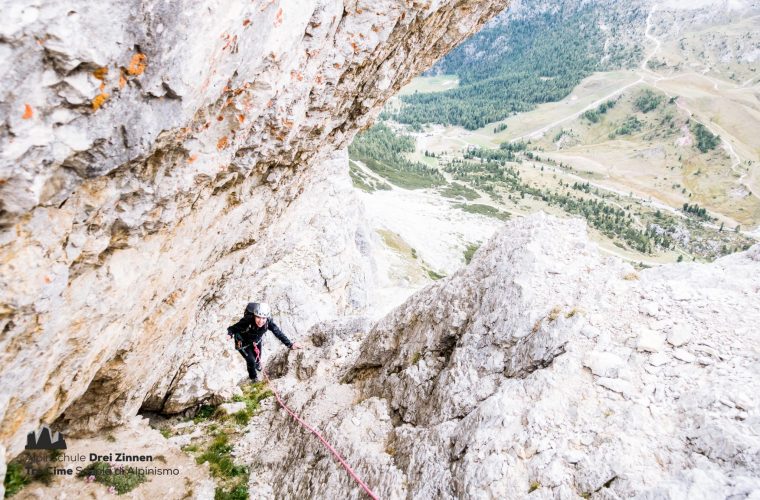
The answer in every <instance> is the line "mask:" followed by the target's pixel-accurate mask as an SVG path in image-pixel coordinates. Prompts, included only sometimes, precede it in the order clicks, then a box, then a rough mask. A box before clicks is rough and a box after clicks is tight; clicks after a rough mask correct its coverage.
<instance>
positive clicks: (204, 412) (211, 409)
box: [193, 405, 216, 424]
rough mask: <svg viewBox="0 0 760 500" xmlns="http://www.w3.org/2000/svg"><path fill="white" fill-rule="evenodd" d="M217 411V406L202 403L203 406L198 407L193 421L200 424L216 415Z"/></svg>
mask: <svg viewBox="0 0 760 500" xmlns="http://www.w3.org/2000/svg"><path fill="white" fill-rule="evenodd" d="M215 412H216V406H213V405H201V407H200V408H199V409H198V412H197V413H196V414H195V416H194V417H193V422H195V423H196V424H199V423H201V422H203V421H205V420H208V419H210V418H211V417H213V416H214V413H215Z"/></svg>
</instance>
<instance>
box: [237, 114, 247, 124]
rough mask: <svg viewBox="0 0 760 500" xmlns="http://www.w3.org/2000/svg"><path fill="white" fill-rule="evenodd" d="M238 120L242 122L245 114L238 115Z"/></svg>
mask: <svg viewBox="0 0 760 500" xmlns="http://www.w3.org/2000/svg"><path fill="white" fill-rule="evenodd" d="M238 121H240V123H243V122H244V121H245V115H238Z"/></svg>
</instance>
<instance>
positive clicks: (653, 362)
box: [237, 214, 760, 498]
mask: <svg viewBox="0 0 760 500" xmlns="http://www.w3.org/2000/svg"><path fill="white" fill-rule="evenodd" d="M759 256H760V245H756V246H755V247H753V248H751V249H750V250H748V251H747V252H743V253H739V254H734V255H731V256H728V257H724V258H722V259H719V260H717V261H715V262H713V263H711V264H695V263H690V264H675V265H669V266H663V267H660V268H653V269H647V270H645V271H642V272H640V273H638V274H636V273H635V272H634V271H633V269H632V268H631V266H630V265H629V264H627V263H624V262H622V261H621V260H619V259H617V258H611V257H603V256H601V255H600V254H599V253H598V252H597V250H596V247H595V245H593V244H592V243H590V242H589V239H588V236H587V234H586V229H585V225H584V223H583V222H581V221H577V220H571V221H563V220H559V219H556V218H554V217H550V216H545V215H543V214H538V215H535V216H529V217H526V218H525V219H521V220H516V221H513V222H510V223H508V224H507V225H506V226H505V227H504V228H503V229H502V230H500V231H499V232H498V233H497V234H496V235H495V236H494V237H493V238H492V239H491V240H490V241H489V242H488V243H487V244H484V245H483V246H482V247H481V248H480V249H479V250H478V251H477V252H476V254H475V256H474V257H473V259H472V262H471V263H470V265H469V266H467V267H466V268H464V269H462V270H460V271H459V272H457V273H455V274H454V275H452V276H450V277H448V278H445V279H442V280H440V281H438V282H436V283H435V284H432V285H430V286H429V287H427V288H425V289H423V290H421V291H419V292H417V293H416V294H414V295H413V296H412V297H411V298H409V299H408V300H407V301H406V302H405V303H404V304H402V305H401V306H399V307H398V308H397V309H396V310H395V311H393V312H392V313H391V314H389V315H388V316H387V317H385V318H383V319H382V320H380V321H379V322H377V323H376V324H374V325H372V326H369V325H368V324H367V321H366V320H361V319H355V320H343V321H342V322H338V323H330V324H322V325H315V326H314V327H313V329H312V331H311V336H310V339H311V345H310V346H309V347H308V349H306V350H304V351H300V352H298V353H297V354H294V353H290V354H289V355H288V356H287V357H286V356H285V355H282V356H281V357H280V358H279V359H278V360H276V361H274V362H273V363H270V367H271V368H270V369H271V371H272V372H273V374H274V375H275V376H280V377H281V378H279V379H277V380H276V383H275V384H276V385H275V387H277V388H278V389H279V390H280V391H281V392H282V393H283V394H284V395H285V399H286V401H287V402H288V403H289V404H290V405H291V406H292V407H293V408H294V409H296V410H297V411H299V412H300V413H301V414H302V416H304V417H305V418H306V420H307V421H309V422H310V423H311V424H312V425H314V426H315V427H317V428H318V429H320V430H321V431H322V432H323V434H324V435H325V437H326V438H327V439H328V440H330V441H331V442H332V443H333V444H334V445H335V446H336V447H337V448H338V450H340V451H341V453H343V454H344V456H345V458H346V459H347V461H348V463H350V464H351V465H352V466H353V467H354V468H355V469H356V470H357V472H358V473H359V474H360V475H361V476H362V478H363V479H364V480H365V481H366V482H367V483H368V484H369V485H370V486H371V487H372V488H374V489H375V492H376V493H377V494H378V495H379V496H380V497H381V498H404V497H407V498H421V497H431V498H465V497H474V498H480V497H483V498H523V497H526V496H527V495H528V493H529V492H530V493H531V497H533V496H537V497H538V498H578V497H579V496H582V497H589V496H591V497H592V498H628V497H631V496H634V495H636V494H638V495H640V496H642V497H645V498H665V497H667V498H689V497H693V496H695V495H696V496H699V495H703V497H704V498H717V497H720V498H724V497H732V496H736V497H737V498H744V497H746V496H747V495H749V494H751V493H752V492H754V494H757V493H758V491H760V479H759V478H760V438H758V435H757V432H756V427H757V425H758V422H760V407H759V406H758V404H757V401H756V399H757V398H755V397H754V396H753V395H754V394H756V393H758V390H759V389H760V387H759V386H758V380H760V378H758V376H760V337H759V334H758V330H757V327H756V325H757V324H758V322H760V311H758V309H757V307H756V306H755V304H757V303H760V287H759V286H758V280H757V276H760V258H759ZM632 277H633V278H634V279H631V278H632ZM675 290H680V292H678V293H675V292H674V291H675ZM684 290H688V291H689V294H690V299H689V300H683V299H682V297H683V295H684V294H683V293H682V292H683V291H684ZM646 302H655V303H657V304H659V310H660V311H661V312H662V314H661V315H660V316H659V317H660V318H661V319H658V318H653V317H652V316H650V315H649V314H648V313H647V312H646V310H642V308H641V307H640V305H641V304H642V303H646ZM674 327H677V329H683V328H687V329H688V331H689V332H690V336H691V338H690V340H689V342H688V343H686V344H683V345H681V346H680V347H678V348H674V347H672V345H671V344H669V343H664V342H663V343H662V345H660V344H658V346H657V347H658V350H656V351H654V352H653V351H652V350H641V349H639V347H640V345H641V338H640V337H641V332H642V330H643V329H646V330H645V331H646V332H647V335H650V336H651V335H655V336H656V337H657V338H660V337H661V338H665V337H666V335H667V333H668V332H670V331H672V330H673V329H674ZM269 404H270V407H269V408H270V409H269V410H268V411H266V412H264V413H262V414H261V415H259V416H258V417H257V418H256V421H255V422H253V423H252V426H255V427H252V428H251V433H250V436H251V437H250V439H249V440H247V441H245V442H244V443H242V444H240V445H239V447H238V449H237V452H238V456H240V457H242V458H243V459H244V460H246V461H247V462H248V463H249V464H250V465H251V466H252V468H253V473H252V476H251V477H252V478H253V479H252V483H251V485H250V486H251V491H256V492H257V494H261V495H263V496H264V497H271V496H275V495H276V496H279V495H283V494H285V495H288V496H301V495H309V494H312V495H314V494H317V493H318V494H319V495H320V496H337V497H347V496H349V497H354V498H358V497H360V491H359V490H358V488H357V486H356V485H355V484H354V483H353V482H352V480H351V478H350V477H349V476H348V475H347V474H346V473H345V472H343V471H342V469H341V468H340V467H339V466H338V465H336V462H335V461H334V460H333V459H332V458H331V457H330V456H329V455H328V454H327V453H326V451H325V450H324V449H323V448H322V445H321V444H320V443H319V442H318V441H317V440H316V439H314V438H313V437H311V436H309V435H308V434H306V433H305V432H304V431H303V430H302V429H300V428H299V427H296V426H295V425H294V424H293V423H292V422H290V421H289V417H288V416H287V415H286V414H285V413H284V412H283V411H281V410H278V409H276V407H274V402H273V401H271V400H270V402H269ZM314 485H319V486H318V488H319V491H318V492H317V491H316V490H315V488H317V486H314Z"/></svg>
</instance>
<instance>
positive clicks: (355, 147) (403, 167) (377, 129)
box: [348, 123, 446, 189]
mask: <svg viewBox="0 0 760 500" xmlns="http://www.w3.org/2000/svg"><path fill="white" fill-rule="evenodd" d="M414 150H415V140H414V138H413V137H410V136H408V135H403V134H396V133H395V132H394V131H393V130H391V129H390V128H389V127H388V126H386V125H385V124H383V123H379V124H377V125H375V126H373V127H370V128H369V129H367V130H366V131H364V132H362V133H361V134H358V135H357V136H356V138H355V139H354V142H353V143H351V145H350V146H349V147H348V152H349V157H350V159H351V160H355V161H356V160H358V161H361V162H363V163H364V164H365V165H366V166H367V168H369V169H370V170H372V171H373V172H374V173H376V174H377V175H379V176H381V177H383V178H384V179H387V180H388V181H390V182H391V183H393V184H395V185H397V186H400V187H403V188H406V189H422V188H429V187H434V186H440V185H442V184H445V182H446V180H445V179H444V177H443V174H441V173H440V172H439V171H438V169H436V168H433V167H429V166H427V165H425V164H423V163H420V162H413V161H410V160H408V159H407V158H406V157H405V156H404V153H413V152H414ZM362 182H363V183H364V184H366V185H368V186H369V185H370V184H369V181H368V179H367V178H366V177H365V178H364V179H363V180H362Z"/></svg>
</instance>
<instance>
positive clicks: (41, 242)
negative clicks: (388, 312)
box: [0, 0, 507, 459]
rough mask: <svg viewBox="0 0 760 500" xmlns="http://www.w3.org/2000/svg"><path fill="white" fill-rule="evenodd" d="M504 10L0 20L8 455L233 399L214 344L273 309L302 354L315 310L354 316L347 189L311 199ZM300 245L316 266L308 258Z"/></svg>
mask: <svg viewBox="0 0 760 500" xmlns="http://www.w3.org/2000/svg"><path fill="white" fill-rule="evenodd" d="M6 3H7V2H6ZM506 3H507V2H506V0H487V1H477V2H476V1H474V0H443V1H439V0H434V1H422V2H418V1H408V0H382V1H371V2H370V1H357V0H345V1H339V0H299V1H293V2H279V1H274V0H258V1H254V2H233V3H230V2H222V1H219V0H201V1H198V2H185V3H183V4H182V5H181V6H178V5H175V4H167V3H164V2H152V1H138V0H128V1H124V2H95V3H93V2H87V1H78V0H74V1H67V2H52V1H46V0H41V1H38V2H15V3H11V4H9V5H6V6H5V7H4V8H3V16H2V19H0V56H2V60H3V62H4V67H5V68H6V72H5V73H4V75H3V80H2V82H1V83H0V151H1V152H0V270H1V271H2V272H1V273H0V366H2V372H1V373H0V387H1V388H2V389H1V392H0V442H2V444H3V446H4V449H5V452H4V455H5V458H6V459H9V458H10V457H12V456H15V455H16V454H18V453H19V452H20V451H21V449H22V447H23V444H24V437H25V434H26V433H27V432H29V431H30V430H32V429H35V428H37V426H38V425H39V424H40V423H53V422H57V423H58V424H59V427H60V428H62V430H65V431H66V432H67V433H69V434H71V435H74V434H85V433H90V432H94V431H96V430H97V429H100V428H102V427H107V426H112V425H118V424H119V423H121V422H124V421H125V420H126V419H128V418H130V417H131V416H133V415H134V414H135V413H136V412H137V411H138V410H139V409H140V408H141V407H145V408H146V409H160V410H162V411H167V412H174V411H181V410H182V409H183V408H185V407H187V406H192V405H194V404H197V403H198V402H199V400H202V399H208V398H212V397H216V398H222V397H227V396H229V394H227V393H226V392H225V389H224V388H225V387H230V386H231V385H234V382H235V381H236V380H235V379H236V378H237V376H236V373H235V372H231V373H228V372H229V370H227V369H226V367H228V366H229V365H230V363H231V360H230V359H229V352H227V356H228V357H227V358H226V359H225V358H224V356H225V355H224V354H223V352H224V351H229V349H227V346H224V345H223V340H221V339H219V337H223V336H224V335H223V332H224V330H223V329H224V327H226V326H227V325H228V324H230V323H231V322H233V321H234V320H236V319H237V316H239V314H240V311H241V308H242V306H243V305H244V304H245V303H246V302H247V301H249V300H252V299H255V298H258V297H260V296H261V294H262V293H266V294H268V295H269V294H271V295H273V296H274V298H272V299H270V302H272V303H273V306H274V310H275V314H276V316H277V317H278V318H280V317H281V322H282V323H283V324H284V326H286V327H287V330H288V331H287V332H286V333H288V334H289V335H290V336H291V337H294V338H297V337H298V336H299V334H300V332H302V331H305V330H306V328H308V326H310V324H311V323H313V322H314V321H316V320H318V319H320V318H321V317H323V316H320V314H316V315H315V314H314V312H315V311H322V312H321V314H344V313H352V312H353V313H357V312H361V310H362V308H363V306H364V301H365V297H366V295H367V294H368V293H369V290H370V288H369V284H370V283H371V280H372V276H371V274H372V271H371V265H370V264H368V259H367V258H366V249H367V241H366V238H365V236H366V235H364V236H363V235H362V229H361V227H360V226H359V225H357V220H358V218H359V216H358V215H357V213H356V210H354V208H355V206H354V205H353V203H352V201H351V200H350V199H347V198H345V197H342V196H343V195H342V193H343V192H345V185H341V184H340V182H342V181H338V183H337V184H335V183H333V184H332V186H333V187H330V186H329V184H330V181H326V182H327V184H322V185H321V186H320V185H319V184H318V183H319V182H320V180H323V181H324V180H325V177H324V176H327V175H331V173H334V172H335V168H336V167H334V165H336V163H334V162H336V161H337V162H340V161H344V160H340V159H339V158H340V155H341V154H344V153H340V151H342V150H343V149H344V147H345V146H346V145H347V144H349V143H350V141H351V140H352V138H353V136H354V134H355V133H356V132H357V131H358V130H360V129H362V128H364V127H367V126H368V125H369V124H371V123H372V121H373V120H374V118H375V117H376V115H377V114H378V113H379V112H380V108H381V107H382V105H383V104H384V102H385V101H386V100H387V99H388V98H389V97H390V96H392V95H393V94H394V93H395V92H397V91H398V90H399V89H400V88H401V86H402V85H403V84H405V83H406V82H408V81H409V80H410V79H411V78H412V77H413V76H415V75H416V74H418V73H419V72H421V71H422V70H424V69H426V68H428V67H430V66H431V65H432V63H433V62H434V61H435V60H436V59H437V58H439V57H441V56H442V55H443V54H444V53H445V52H447V51H448V50H449V49H451V48H452V47H453V46H455V45H456V44H457V43H458V42H460V41H461V40H462V39H463V38H465V37H466V36H467V35H469V34H470V33H472V32H474V31H475V30H476V29H477V28H479V27H480V26H481V25H482V24H483V23H485V21H487V20H488V19H489V18H490V17H492V16H493V15H495V14H496V13H498V12H499V11H501V10H503V9H504V8H505V7H506ZM6 7H7V8H6ZM336 152H338V153H336ZM336 154H337V155H338V156H336ZM336 158H338V159H336ZM331 165H332V166H331ZM341 168H343V169H345V168H346V167H345V165H343V167H341ZM342 176H343V177H345V170H344V171H343V172H342ZM312 190H314V191H315V192H317V193H321V194H322V195H325V196H327V197H328V198H329V197H330V196H332V198H330V199H328V200H327V201H325V200H324V199H321V200H319V201H315V198H309V197H308V196H309V194H308V193H309V192H310V191H312ZM333 195H334V196H333ZM315 196H316V195H315ZM309 231H311V232H312V233H313V232H322V236H321V237H316V236H314V234H309ZM300 235H304V238H312V239H315V241H317V242H318V244H319V245H320V246H319V248H318V250H315V251H311V252H309V253H307V254H306V255H305V256H304V257H303V258H301V257H299V256H298V255H297V253H298V252H295V251H294V250H293V249H303V247H304V246H305V242H306V241H310V240H309V239H303V240H301V239H300V237H301V236H300ZM286 271H287V279H285V277H284V274H285V273H286ZM307 299H308V300H307ZM309 308H313V309H312V310H310V309H309ZM235 361H236V362H237V361H239V360H235ZM214 363H217V366H214ZM236 367H237V368H236V369H237V370H238V371H237V375H240V374H242V371H241V370H242V369H241V367H240V363H237V364H236Z"/></svg>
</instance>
